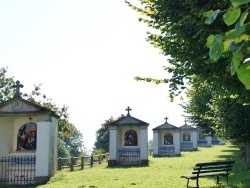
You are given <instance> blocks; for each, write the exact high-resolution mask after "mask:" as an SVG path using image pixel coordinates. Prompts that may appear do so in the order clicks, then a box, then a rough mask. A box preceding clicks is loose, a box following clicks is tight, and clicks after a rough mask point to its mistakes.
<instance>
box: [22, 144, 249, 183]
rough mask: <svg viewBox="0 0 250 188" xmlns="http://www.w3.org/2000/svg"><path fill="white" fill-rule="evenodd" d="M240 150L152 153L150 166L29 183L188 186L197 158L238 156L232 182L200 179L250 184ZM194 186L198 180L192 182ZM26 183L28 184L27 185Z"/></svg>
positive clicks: (95, 170)
mask: <svg viewBox="0 0 250 188" xmlns="http://www.w3.org/2000/svg"><path fill="white" fill-rule="evenodd" d="M240 154H241V151H240V150H239V149H238V147H237V146H234V145H232V144H230V143H227V144H225V145H221V146H212V147H210V148H199V149H198V151H193V152H182V153H181V156H180V157H161V158H160V157H159V158H154V157H151V156H150V157H149V165H148V166H134V167H124V166H119V167H108V166H107V163H103V164H101V165H96V166H94V167H92V168H89V167H87V168H85V169H83V170H76V171H73V172H70V171H69V170H63V171H60V172H58V173H57V174H56V175H55V176H54V177H52V178H51V180H50V181H49V182H48V183H47V184H46V185H39V186H29V187H30V188H34V187H38V188H60V187H62V188H64V187H67V188H71V187H72V188H148V187H149V188H185V187H186V179H183V178H180V176H181V175H185V174H190V173H191V171H192V168H193V167H194V165H195V164H196V163H198V162H208V161H218V160H235V161H236V163H235V165H234V167H233V171H232V174H231V175H230V176H229V184H226V183H225V179H224V178H221V182H222V183H221V184H220V185H216V178H215V177H213V178H202V179H200V187H201V188H202V187H203V188H205V187H206V188H218V187H220V188H222V187H223V188H229V187H231V188H249V187H250V170H248V169H247V168H246V165H245V162H244V159H243V158H241V157H240ZM190 186H195V181H191V182H190ZM26 187H27V186H26Z"/></svg>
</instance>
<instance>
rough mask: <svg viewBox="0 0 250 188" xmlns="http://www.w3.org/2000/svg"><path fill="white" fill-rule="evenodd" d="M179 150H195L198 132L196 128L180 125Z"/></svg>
mask: <svg viewBox="0 0 250 188" xmlns="http://www.w3.org/2000/svg"><path fill="white" fill-rule="evenodd" d="M180 132H181V151H193V150H197V143H198V138H197V137H198V134H197V129H196V128H194V127H191V126H189V125H187V124H186V121H185V124H184V125H183V126H181V127H180Z"/></svg>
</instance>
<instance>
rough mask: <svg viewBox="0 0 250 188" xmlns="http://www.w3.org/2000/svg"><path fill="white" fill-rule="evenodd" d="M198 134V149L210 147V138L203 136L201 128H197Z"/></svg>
mask: <svg viewBox="0 0 250 188" xmlns="http://www.w3.org/2000/svg"><path fill="white" fill-rule="evenodd" d="M197 134H198V143H197V144H198V147H211V145H212V137H211V136H209V135H207V134H204V130H203V129H201V128H197Z"/></svg>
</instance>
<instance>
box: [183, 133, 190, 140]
mask: <svg viewBox="0 0 250 188" xmlns="http://www.w3.org/2000/svg"><path fill="white" fill-rule="evenodd" d="M183 141H190V133H188V132H185V133H184V134H183Z"/></svg>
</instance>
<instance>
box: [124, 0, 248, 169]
mask: <svg viewBox="0 0 250 188" xmlns="http://www.w3.org/2000/svg"><path fill="white" fill-rule="evenodd" d="M140 2H141V4H140V5H137V6H134V5H132V4H131V3H130V2H127V1H126V3H127V4H128V5H129V6H130V7H131V8H133V9H134V10H136V11H138V12H139V13H140V14H141V16H140V17H139V21H141V22H144V23H146V24H147V25H148V26H149V28H150V32H147V33H148V37H147V41H148V42H150V43H151V44H152V45H154V46H155V47H156V48H158V49H159V50H160V51H161V52H162V54H163V55H166V56H169V57H170V58H169V61H168V62H167V63H166V66H165V67H164V69H165V70H166V71H167V72H168V73H169V74H170V78H160V79H159V78H141V77H139V76H137V77H135V79H136V80H144V81H148V82H151V81H153V82H155V83H157V84H159V83H167V84H169V95H170V98H171V100H173V99H174V98H175V97H176V96H178V95H179V94H180V93H181V92H182V91H187V92H188V95H189V97H191V98H190V99H191V103H190V104H189V105H188V106H187V108H186V111H187V112H189V113H190V120H191V121H192V122H193V123H194V124H195V125H198V126H205V127H207V128H210V130H209V131H211V132H213V131H217V132H220V133H221V135H222V136H224V137H225V138H226V137H227V138H232V137H233V136H235V132H237V135H245V134H246V131H248V130H247V129H248V126H247V125H248V123H249V122H248V119H249V117H248V116H250V113H249V112H248V110H249V105H250V92H249V90H247V89H248V88H249V87H250V86H249V85H248V84H249V82H250V81H249V80H250V77H249V75H250V74H249V73H250V72H249V70H250V69H249V68H250V67H249V65H250V64H249V49H250V48H249V24H248V23H249V16H248V13H249V8H248V7H249V3H250V1H249V0H244V1H243V0H231V2H230V1H225V0H197V1H183V0H176V1H165V0H140ZM211 10H212V11H211ZM213 10H214V11H213ZM222 14H223V16H218V17H217V15H222ZM216 18H217V19H216ZM211 23H212V24H211ZM225 23H226V24H225ZM208 24H211V25H208ZM208 48H209V49H210V50H208ZM236 73H237V74H236ZM185 82H187V83H188V86H189V87H190V90H184V89H186V88H187V85H186V84H185ZM246 88H247V89H246ZM200 89H201V91H199V90H200ZM234 107H235V109H234V110H233V112H234V113H235V114H238V115H237V116H230V115H229V114H231V113H230V111H228V108H229V109H232V108H234ZM247 112H248V113H247ZM225 113H227V114H225ZM243 114H244V116H243ZM231 115H232V114H231ZM232 117H234V118H235V119H234V121H232ZM243 117H244V118H243ZM237 122H240V124H239V123H237ZM238 142H244V143H249V137H248V135H246V136H243V137H241V140H238ZM249 151H250V150H249ZM249 156H250V155H249ZM249 161H250V158H249ZM249 164H250V163H249Z"/></svg>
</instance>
